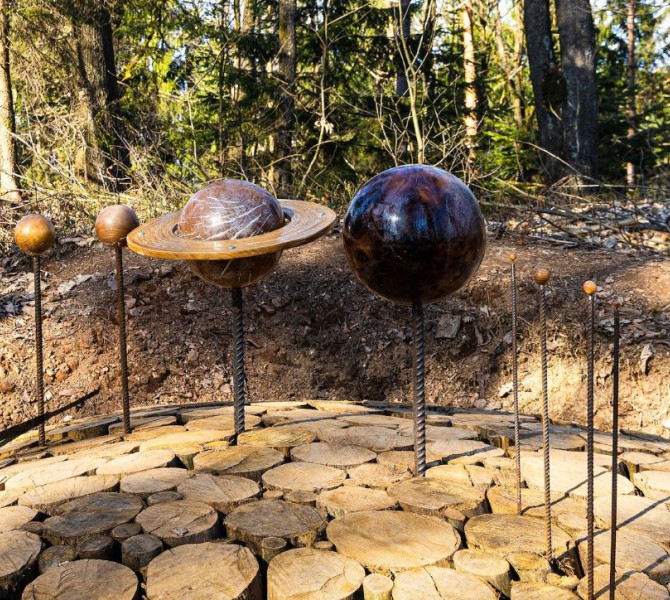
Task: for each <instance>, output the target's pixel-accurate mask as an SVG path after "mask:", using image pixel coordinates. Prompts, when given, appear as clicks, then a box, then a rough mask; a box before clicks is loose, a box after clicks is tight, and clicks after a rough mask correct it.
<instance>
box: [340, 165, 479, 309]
mask: <svg viewBox="0 0 670 600" xmlns="http://www.w3.org/2000/svg"><path fill="white" fill-rule="evenodd" d="M342 234H343V236H344V249H345V252H346V255H347V259H348V260H349V264H350V265H351V268H352V269H353V271H354V274H355V275H356V277H357V278H358V280H359V281H360V282H361V283H362V284H363V285H364V286H365V287H367V288H368V289H369V290H370V291H372V292H374V293H375V294H378V295H379V296H382V297H383V298H386V299H388V300H392V301H393V302H398V303H402V304H411V303H413V302H417V301H420V302H422V303H430V302H436V301H438V300H441V299H442V298H444V297H445V296H447V295H449V294H451V293H453V292H455V291H456V290H458V289H459V288H460V287H462V286H463V285H464V284H465V283H466V282H467V281H468V280H469V279H470V277H472V275H473V274H474V273H475V271H476V270H477V269H478V267H479V265H480V264H481V262H482V259H483V258H484V251H485V248H486V230H485V224H484V217H483V216H482V213H481V211H480V210H479V204H478V203H477V200H476V198H475V196H474V195H473V193H472V192H471V191H470V189H469V188H468V186H466V185H465V184H464V183H463V182H462V181H461V180H460V179H458V178H457V177H455V176H454V175H452V174H451V173H447V172H446V171H443V170H442V169H438V168H435V167H430V166H425V165H405V166H401V167H395V168H393V169H389V170H388V171H384V172H383V173H380V174H379V175H376V176H375V177H373V178H372V179H370V180H369V181H368V182H367V183H366V184H365V185H364V186H363V187H362V188H361V189H360V190H359V191H358V193H357V194H356V196H355V197H354V199H353V200H352V201H351V204H350V206H349V210H348V211H347V215H346V217H345V219H344V228H343V231H342Z"/></svg>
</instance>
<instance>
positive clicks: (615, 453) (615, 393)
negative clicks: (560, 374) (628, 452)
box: [610, 299, 621, 600]
mask: <svg viewBox="0 0 670 600" xmlns="http://www.w3.org/2000/svg"><path fill="white" fill-rule="evenodd" d="M620 308H621V301H620V300H618V299H617V300H615V302H614V347H613V349H612V354H613V357H612V359H613V364H612V514H611V517H610V600H614V598H615V594H616V534H617V530H618V529H619V523H618V520H617V519H618V517H617V473H618V471H619V309H620Z"/></svg>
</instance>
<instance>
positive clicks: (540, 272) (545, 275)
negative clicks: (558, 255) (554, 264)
mask: <svg viewBox="0 0 670 600" xmlns="http://www.w3.org/2000/svg"><path fill="white" fill-rule="evenodd" d="M550 277H551V273H549V271H548V270H547V269H535V272H534V273H533V279H534V280H535V283H537V285H547V284H548V283H549V279H550Z"/></svg>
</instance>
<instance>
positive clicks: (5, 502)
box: [0, 490, 25, 508]
mask: <svg viewBox="0 0 670 600" xmlns="http://www.w3.org/2000/svg"><path fill="white" fill-rule="evenodd" d="M24 493H25V490H11V491H2V492H0V508H4V507H5V506H12V505H13V504H16V502H17V500H18V499H19V498H20V497H21V496H23V494H24Z"/></svg>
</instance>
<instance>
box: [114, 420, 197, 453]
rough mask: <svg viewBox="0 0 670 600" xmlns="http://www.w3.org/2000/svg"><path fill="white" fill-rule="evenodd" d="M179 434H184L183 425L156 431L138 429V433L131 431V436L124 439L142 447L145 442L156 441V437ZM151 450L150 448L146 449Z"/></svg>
mask: <svg viewBox="0 0 670 600" xmlns="http://www.w3.org/2000/svg"><path fill="white" fill-rule="evenodd" d="M181 433H186V427H184V426H183V425H167V426H165V427H161V428H160V429H159V430H158V431H155V430H153V429H140V430H139V431H133V432H132V433H131V434H129V435H126V436H125V439H126V440H129V441H132V442H137V443H138V444H140V445H142V444H143V443H144V442H146V441H147V440H153V439H156V438H157V437H158V436H161V437H162V436H168V435H179V434H181ZM147 449H148V450H151V449H152V448H147Z"/></svg>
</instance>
